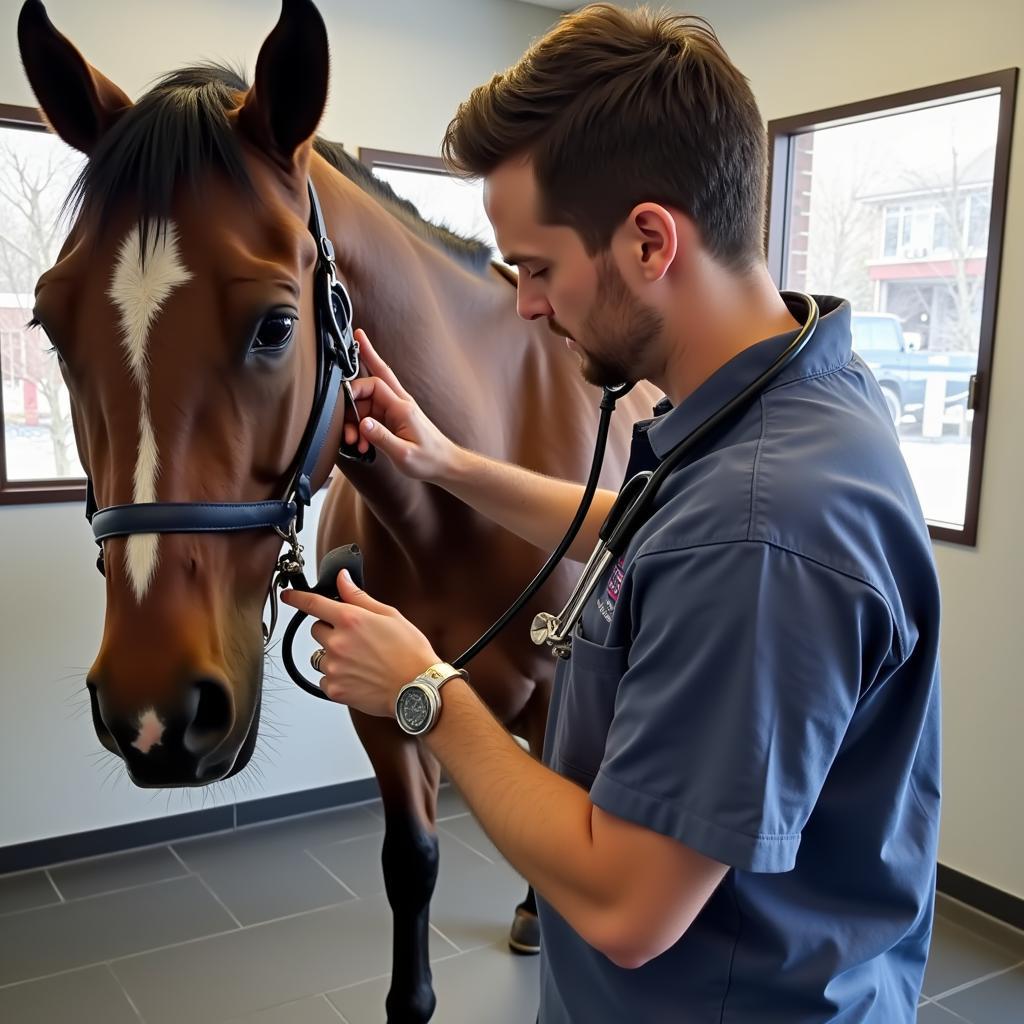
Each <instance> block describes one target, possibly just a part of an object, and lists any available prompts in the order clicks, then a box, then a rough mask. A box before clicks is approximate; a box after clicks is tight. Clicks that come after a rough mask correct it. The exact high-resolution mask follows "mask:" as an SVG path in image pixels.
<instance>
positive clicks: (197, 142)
mask: <svg viewBox="0 0 1024 1024" xmlns="http://www.w3.org/2000/svg"><path fill="white" fill-rule="evenodd" d="M248 88H249V84H248V82H247V81H246V79H245V76H244V74H242V73H241V72H240V71H238V70H236V69H234V68H231V67H229V66H227V65H223V64H217V63H208V64H198V65H195V66H194V67H188V68H182V69H181V70H179V71H172V72H171V73H170V74H167V75H164V76H163V77H162V78H160V79H158V80H157V82H156V84H155V85H154V86H153V88H152V89H151V90H150V91H149V92H148V93H146V95H145V96H143V97H142V99H140V100H139V102H138V103H136V104H135V105H134V106H133V107H131V108H130V109H129V110H128V111H127V112H126V113H125V114H124V115H123V116H122V117H120V118H119V119H118V120H117V122H116V123H115V124H114V125H113V126H112V127H111V129H110V130H109V131H108V132H107V133H106V134H105V135H104V136H103V138H102V139H101V140H100V142H99V144H98V145H97V146H96V149H95V150H94V151H93V153H92V155H91V157H90V159H89V161H88V162H87V163H86V165H85V167H84V168H83V170H82V172H81V174H79V176H78V178H77V179H76V180H75V182H74V184H73V185H72V187H71V191H70V193H69V194H68V197H67V200H66V201H65V210H66V211H67V212H70V213H71V215H72V216H77V215H78V214H81V213H88V214H91V215H94V216H96V217H97V218H98V221H99V223H104V222H105V221H106V220H107V219H108V218H109V217H110V216H111V215H112V214H113V213H114V210H115V208H116V207H118V206H119V205H120V204H121V203H122V202H123V201H125V200H132V201H133V202H134V203H135V205H136V207H137V210H138V213H137V216H138V224H139V231H140V235H141V248H142V252H143V253H146V252H148V242H147V239H148V233H149V231H150V230H151V223H152V222H155V223H157V224H166V223H167V221H168V220H169V218H170V215H171V204H172V201H173V199H174V196H175V193H176V191H177V190H178V188H179V187H180V186H182V185H186V186H188V187H191V188H192V189H193V190H195V189H197V187H198V185H199V183H200V181H201V180H202V178H203V177H204V176H205V175H206V174H208V173H209V172H210V171H214V172H218V173H220V174H222V175H224V176H225V177H226V178H227V180H228V181H229V182H231V183H232V184H233V185H234V186H235V187H236V188H238V189H239V190H240V191H241V192H242V193H243V194H244V195H247V196H248V197H250V198H251V199H252V200H254V201H258V199H259V197H258V195H257V193H256V189H255V186H254V185H253V182H252V179H251V177H250V176H249V173H248V171H247V170H246V167H245V161H244V159H243V157H242V148H241V146H240V145H239V142H238V138H237V136H236V134H235V131H234V129H233V128H232V126H231V123H230V121H229V120H228V112H229V111H231V110H232V109H234V108H235V107H236V106H237V104H238V93H239V92H245V91H247V90H248ZM313 146H314V149H315V150H316V152H317V153H319V154H320V156H322V157H323V158H324V159H325V160H326V161H327V162H328V163H329V164H330V165H331V166H332V167H334V168H335V170H337V171H339V172H340V173H341V174H343V175H344V176H345V177H346V178H348V179H349V181H351V182H352V183H353V184H354V185H356V186H358V187H359V188H361V189H362V190H363V191H364V192H366V193H367V194H369V195H370V196H372V197H373V198H374V199H376V200H377V202H378V203H379V204H380V205H381V206H382V207H383V208H384V209H385V210H387V211H388V213H390V214H392V215H393V216H394V217H396V218H397V219H398V220H400V221H401V222H402V223H403V224H405V225H406V227H408V228H410V229H411V230H412V231H413V232H414V233H415V234H417V235H419V237H421V238H423V239H424V240H426V241H428V242H430V243H431V244H433V245H435V246H437V247H438V248H440V249H441V250H442V251H444V252H445V253H447V254H448V255H449V256H451V257H453V258H454V259H455V260H457V261H459V262H460V263H462V264H464V265H466V266H469V267H470V268H471V269H473V270H476V271H482V270H484V269H485V268H486V267H487V266H488V264H489V263H490V262H491V260H492V258H493V253H492V252H491V248H490V246H489V245H488V244H487V243H486V242H482V241H480V240H479V239H476V238H465V237H463V236H461V235H458V234H456V233H455V232H454V231H451V230H449V229H448V228H446V227H443V226H441V225H439V224H434V223H432V222H430V221H428V220H427V219H426V218H425V217H423V216H422V215H421V214H420V212H419V211H418V210H417V209H416V207H415V206H414V205H413V204H412V203H411V202H409V200H407V199H402V198H401V197H400V196H398V195H396V193H395V191H394V189H392V187H391V186H390V185H389V184H388V183H387V182H386V181H382V180H381V179H379V178H377V177H376V176H375V175H374V174H373V173H372V171H371V170H370V168H368V167H366V166H365V165H364V164H362V163H360V162H359V161H358V160H356V159H355V158H353V157H352V156H350V155H349V154H348V153H346V152H345V150H344V148H343V147H342V145H341V144H340V143H337V142H329V141H328V140H326V139H322V138H320V136H316V137H315V139H314V141H313Z"/></svg>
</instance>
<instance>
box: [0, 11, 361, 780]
mask: <svg viewBox="0 0 1024 1024" xmlns="http://www.w3.org/2000/svg"><path fill="white" fill-rule="evenodd" d="M18 39H19V45H20V50H21V57H22V61H23V63H24V66H25V70H26V72H27V74H28V78H29V81H30V83H31V86H32V88H33V90H34V92H35V95H36V97H37V99H38V101H39V104H40V107H41V108H42V110H43V112H44V114H45V115H46V117H47V119H48V120H49V122H50V124H51V125H52V127H53V129H54V131H55V132H56V133H57V134H58V135H59V136H60V137H61V138H62V139H64V141H66V142H67V143H69V144H70V145H71V146H73V147H75V148H76V149H78V150H80V151H82V152H83V153H85V154H86V156H87V157H88V163H87V164H86V167H85V169H84V171H83V172H82V175H81V177H80V179H79V180H78V182H77V183H76V186H75V189H74V191H73V193H72V196H71V203H72V206H73V209H74V212H75V216H74V220H73V227H72V229H71V232H70V234H69V236H68V238H67V240H66V242H65V244H64V246H63V247H62V249H61V251H60V254H59V257H58V259H57V261H56V263H55V265H54V266H53V267H52V268H51V269H50V270H48V271H47V272H46V273H45V274H43V276H42V277H41V278H40V280H39V282H38V285H37V288H36V307H35V311H34V317H35V319H36V321H38V323H39V324H40V325H41V327H42V328H43V329H44V330H45V331H46V334H47V335H48V336H49V338H50V341H51V343H52V345H53V347H54V349H55V351H56V354H57V357H58V359H59V361H60V367H61V370H62V373H63V375H64V378H65V380H66V382H67V385H68V389H69V392H70V395H71V403H72V418H73V422H74V426H75V437H76V442H77V445H78V450H79V455H80V458H81V461H82V465H83V466H84V467H85V469H86V472H87V473H88V475H89V477H90V480H91V484H92V488H93V490H94V493H95V497H96V503H97V504H98V505H99V506H100V507H106V506H118V505H127V506H131V505H138V504H144V503H154V502H160V503H164V502H187V503H196V502H210V503H218V502H260V501H266V500H270V499H281V498H282V497H283V496H284V495H285V492H286V490H287V488H288V485H289V481H290V480H291V478H292V475H293V474H294V471H295V461H296V453H297V451H298V450H299V447H300V444H301V442H302V438H303V435H304V432H305V431H306V428H307V422H308V421H309V418H310V410H311V404H312V402H313V397H314V379H315V375H316V372H317V344H318V341H317V338H316V321H317V317H316V315H315V309H314V298H313V294H314V289H313V275H314V271H315V268H316V265H317V256H318V253H317V244H316V240H315V239H314V237H313V235H312V234H311V233H310V230H309V227H308V220H309V210H310V206H309V197H308V194H307V178H308V174H309V167H310V161H311V158H312V148H313V136H314V132H315V130H316V127H317V124H318V122H319V120H320V117H321V114H322V112H323V109H324V104H325V102H326V98H327V84H328V46H327V35H326V30H325V27H324V24H323V21H322V20H321V18H320V15H319V13H318V12H317V10H316V8H315V7H314V6H313V4H312V3H310V2H309V0H284V3H283V9H282V13H281V17H280V20H279V21H278V23H277V25H276V27H275V28H274V30H273V31H272V32H271V34H270V35H269V36H268V37H267V39H266V40H265V42H264V44H263V46H262V48H261V50H260V53H259V58H258V61H257V65H256V72H255V76H254V82H253V85H252V86H251V87H246V85H245V83H244V82H243V81H242V80H241V78H239V77H238V76H235V75H232V74H231V73H230V72H229V71H227V70H225V69H223V68H217V67H213V66H205V67H199V68H192V69H188V70H186V71H181V72H177V73H174V74H171V75H168V76H167V77H165V78H164V79H162V80H161V81H160V82H158V83H157V85H156V86H155V87H154V88H153V89H152V90H151V91H150V92H149V93H147V94H146V95H145V96H144V97H143V98H142V99H141V100H140V101H139V102H137V103H133V102H132V101H131V100H130V99H129V98H128V96H127V95H126V94H125V93H124V92H123V91H122V90H121V89H119V88H118V87H117V86H116V85H115V84H114V83H113V82H111V81H110V80H109V79H107V78H106V77H105V76H104V75H103V74H101V73H100V72H99V71H98V70H96V69H95V68H94V67H92V66H91V65H90V64H89V63H88V62H87V61H86V60H85V59H84V58H83V56H82V55H81V54H80V53H79V51H78V50H77V49H76V48H75V46H74V45H73V44H72V43H71V42H70V41H69V40H68V39H67V38H65V37H64V36H63V35H61V34H60V33H59V32H58V31H57V30H56V29H55V28H54V26H53V25H52V24H51V22H50V20H49V18H48V17H47V14H46V11H45V9H44V7H43V5H42V4H41V3H39V2H37V0H28V2H27V3H25V5H24V6H23V8H22V11H21V16H20V20H19V24H18ZM340 429H341V417H340V413H339V415H338V416H336V417H335V420H334V421H333V422H332V424H331V430H330V433H329V436H328V440H327V443H325V444H324V445H323V449H322V451H323V455H322V457H321V458H320V460H319V462H318V463H317V465H316V468H315V471H314V472H313V474H312V480H311V488H312V490H314V491H315V490H316V489H317V488H318V487H319V486H320V485H321V484H322V483H323V482H324V480H325V479H326V478H327V476H328V474H329V472H330V468H331V465H332V464H333V456H334V453H335V452H336V451H337V446H338V438H339V435H340ZM280 546H281V540H280V538H279V537H278V536H277V535H276V534H275V532H274V531H273V530H270V529H264V530H261V531H254V530H247V531H240V532H219V531H218V532H189V533H152V534H146V533H135V534H133V535H131V536H119V537H113V538H111V539H108V540H105V541H104V542H103V562H104V566H105V575H106V614H105V620H104V627H103V636H102V641H101V645H100V649H99V652H98V654H97V656H96V659H95V661H94V662H93V664H92V666H91V668H90V670H89V673H88V677H87V685H88V690H89V694H90V698H91V705H92V715H93V721H94V724H95V728H96V732H97V735H98V737H99V739H100V741H101V742H102V743H103V745H104V746H105V747H107V748H108V749H109V750H111V751H112V752H113V753H115V754H117V755H118V756H120V757H121V758H123V759H124V761H125V764H126V766H127V769H128V772H129V774H130V776H131V778H132V780H133V781H134V782H135V783H136V784H137V785H140V786H195V785H203V784H206V783H209V782H212V781H216V780H219V779H222V778H226V777H228V776H229V775H232V774H234V773H236V772H238V771H239V770H241V768H243V767H244V766H245V764H246V763H247V762H248V760H249V757H250V756H251V754H252V751H253V748H254V745H255V740H256V734H257V730H258V723H259V710H260V692H261V683H262V673H263V660H264V654H263V636H262V629H261V620H262V608H263V604H264V600H265V598H266V594H267V582H268V580H269V579H270V577H271V574H272V571H273V569H274V565H275V561H276V559H277V555H278V551H279V549H280Z"/></svg>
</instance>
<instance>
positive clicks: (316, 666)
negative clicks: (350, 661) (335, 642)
mask: <svg viewBox="0 0 1024 1024" xmlns="http://www.w3.org/2000/svg"><path fill="white" fill-rule="evenodd" d="M326 657H327V652H326V651H325V650H324V649H323V648H322V647H320V648H318V649H317V650H315V651H314V652H313V653H312V654H311V655H310V656H309V663H310V665H312V666H313V671H314V672H320V673H321V674H323V669H322V668H321V667H320V666H321V665H322V664H323V661H324V658H326Z"/></svg>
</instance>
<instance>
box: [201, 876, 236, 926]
mask: <svg viewBox="0 0 1024 1024" xmlns="http://www.w3.org/2000/svg"><path fill="white" fill-rule="evenodd" d="M196 878H198V879H199V884H200V885H201V886H202V887H203V888H204V889H205V890H206V891H207V892H208V893H209V894H210V895H211V896H212V897H213V898H214V900H215V901H216V902H217V903H218V904H219V905H220V908H221V909H222V910H223V911H224V913H225V914H227V915H228V917H230V918H231V920H232V921H234V922H235V924H236V925H238V927H239V929H244V928H245V925H244V924H242V922H241V921H239V920H238V918H237V917H235V914H234V911H233V910H232V909H231V908H230V907H229V906H228V905H227V904H226V903H225V902H224V901H223V900H222V899H221V898H220V897H219V896H218V895H217V894H216V893H215V892H214V891H213V887H212V886H211V885H210V883H209V882H207V880H206V879H205V878H203V876H202V875H200V874H198V873H197V874H196Z"/></svg>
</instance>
